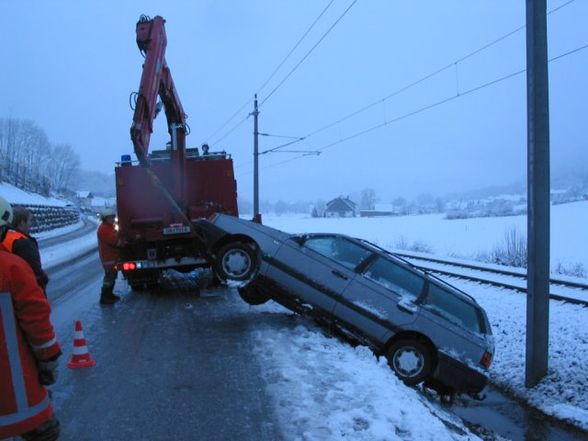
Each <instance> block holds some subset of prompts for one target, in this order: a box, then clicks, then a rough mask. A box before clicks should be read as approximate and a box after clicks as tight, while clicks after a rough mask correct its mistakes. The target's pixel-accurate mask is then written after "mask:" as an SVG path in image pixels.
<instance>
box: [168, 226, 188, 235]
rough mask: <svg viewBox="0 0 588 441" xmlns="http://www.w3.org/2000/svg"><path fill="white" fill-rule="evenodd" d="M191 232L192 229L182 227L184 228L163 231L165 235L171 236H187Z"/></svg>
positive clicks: (169, 228) (170, 228)
mask: <svg viewBox="0 0 588 441" xmlns="http://www.w3.org/2000/svg"><path fill="white" fill-rule="evenodd" d="M189 232H190V227H187V226H182V227H165V228H164V229H163V234H165V235H166V236H167V235H170V234H185V233H189Z"/></svg>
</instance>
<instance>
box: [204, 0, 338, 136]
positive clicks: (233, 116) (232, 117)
mask: <svg viewBox="0 0 588 441" xmlns="http://www.w3.org/2000/svg"><path fill="white" fill-rule="evenodd" d="M334 1H335V0H331V1H330V2H329V3H328V4H327V6H325V8H324V9H323V10H322V11H321V13H320V14H319V15H318V16H317V17H316V18H315V19H314V21H313V22H312V24H311V25H310V26H309V28H308V29H307V30H306V32H304V34H302V36H301V37H300V38H299V39H298V42H296V44H295V45H294V47H292V49H290V52H288V54H287V55H286V56H285V57H284V59H283V60H282V61H281V62H280V64H278V66H277V67H276V68H275V69H274V71H273V72H272V73H271V74H270V76H269V77H268V78H267V79H266V80H265V82H264V83H263V84H262V85H261V86H260V87H259V89H258V90H257V93H258V94H259V93H260V92H261V90H262V89H263V88H264V87H265V86H266V85H267V84H268V83H269V82H270V80H271V79H272V78H273V77H274V75H275V74H276V73H277V72H278V71H279V70H280V68H281V67H282V65H283V64H284V63H285V62H286V60H288V58H289V57H290V55H292V53H293V52H294V51H295V50H296V49H297V48H298V46H299V45H300V43H302V41H303V40H304V39H305V38H306V36H307V35H308V34H309V32H310V31H311V30H312V29H313V28H314V26H315V25H316V23H317V22H318V21H319V20H320V19H321V17H322V16H323V15H324V14H325V12H327V10H328V9H329V8H330V7H331V5H332V4H333V2H334ZM249 103H251V98H248V99H247V101H245V103H243V105H242V106H241V107H239V108H238V109H237V110H236V111H235V112H234V113H233V114H232V115H231V116H230V117H229V119H227V120H226V121H225V122H224V123H223V124H222V125H221V126H220V127H219V128H218V129H216V130H215V131H214V132H213V133H212V134H211V135H210V136H209V137H208V138H207V139H212V138H213V137H214V136H215V135H216V134H217V133H219V132H220V131H221V130H223V129H224V128H225V127H226V126H227V125H228V124H229V123H230V122H231V121H232V120H233V119H234V118H235V117H236V116H237V115H238V114H239V113H241V111H243V109H244V108H245V107H246V106H247V105H248V104H249ZM237 125H241V122H239V123H238V124H237ZM235 128H236V127H233V128H232V129H231V130H229V131H228V133H227V134H225V135H224V136H222V137H221V138H220V139H224V138H225V137H226V136H227V135H228V134H229V133H232V132H233V131H234V129H235ZM220 139H219V140H218V141H214V142H211V144H216V143H217V142H219V141H220Z"/></svg>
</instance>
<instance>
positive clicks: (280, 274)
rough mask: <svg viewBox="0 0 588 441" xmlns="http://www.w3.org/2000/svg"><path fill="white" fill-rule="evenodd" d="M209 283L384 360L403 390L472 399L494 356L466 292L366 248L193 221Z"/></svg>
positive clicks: (247, 225) (337, 237) (234, 223)
mask: <svg viewBox="0 0 588 441" xmlns="http://www.w3.org/2000/svg"><path fill="white" fill-rule="evenodd" d="M199 225H200V227H201V228H202V234H203V236H204V237H205V238H206V239H207V241H208V246H209V249H208V252H209V257H210V258H211V259H212V261H213V263H214V269H215V272H216V274H217V276H218V277H219V278H220V279H221V280H223V281H225V282H226V283H228V284H229V285H231V284H232V285H233V286H237V287H238V288H239V294H240V295H241V297H242V299H243V300H244V301H245V302H247V303H249V304H253V305H256V304H261V303H264V302H266V301H268V300H269V299H273V300H274V301H276V302H278V303H280V304H282V305H284V306H285V307H287V308H289V309H291V310H293V311H296V312H299V313H303V314H306V315H310V316H312V317H315V318H317V319H318V320H319V321H320V322H323V323H328V325H329V326H335V327H336V328H337V329H339V330H341V331H343V332H344V333H345V334H346V335H347V336H348V337H351V338H352V339H353V340H355V341H357V342H359V343H363V344H367V345H369V346H370V347H371V348H372V349H373V350H374V352H375V353H376V354H378V355H385V356H386V358H387V360H388V363H389V365H390V367H391V368H392V370H393V371H394V372H395V373H396V375H397V376H398V377H399V378H400V379H401V380H402V381H404V382H405V383H406V384H409V385H416V384H419V383H421V382H425V385H426V386H428V387H431V388H433V389H436V390H437V391H439V392H440V393H441V394H444V395H445V394H452V393H454V392H459V393H461V392H467V393H471V394H477V393H479V392H480V391H481V390H482V389H483V388H484V387H485V385H486V383H487V375H486V371H487V369H488V367H489V366H490V363H491V361H492V355H493V353H494V344H493V338H492V335H491V330H490V325H489V322H488V318H487V316H486V313H485V312H484V310H483V309H482V308H481V307H480V305H478V303H476V301H475V300H474V299H473V298H472V297H471V296H469V295H467V294H466V293H464V292H462V291H460V290H458V289H457V288H455V287H453V286H451V285H449V284H448V283H446V282H444V281H442V280H441V279H439V278H437V277H434V276H432V275H431V274H428V273H426V272H423V271H422V270H419V269H418V268H416V267H415V266H413V265H411V264H410V263H408V262H407V261H405V260H403V259H401V258H399V257H397V256H395V255H394V254H393V253H390V252H388V251H386V250H384V249H382V248H380V247H378V246H376V245H373V244H371V243H369V242H367V241H363V240H360V239H355V238H351V237H348V236H345V235H341V234H301V235H292V234H288V233H285V232H283V231H279V230H276V229H273V228H270V227H267V226H264V225H260V224H256V223H253V222H251V221H247V220H242V219H238V218H235V217H232V216H227V215H222V214H219V215H216V216H215V217H214V218H213V219H212V220H211V221H210V222H209V221H202V222H201V223H199Z"/></svg>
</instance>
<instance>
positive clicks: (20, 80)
mask: <svg viewBox="0 0 588 441" xmlns="http://www.w3.org/2000/svg"><path fill="white" fill-rule="evenodd" d="M329 3H330V0H320V1H319V0H250V1H237V0H233V1H229V0H193V1H174V0H168V1H166V2H163V1H159V2H154V1H109V0H104V1H100V2H98V1H81V0H75V1H73V0H72V1H66V0H53V1H26V0H20V1H8V0H0V13H1V16H2V18H3V20H2V26H1V27H0V38H1V41H2V42H3V51H2V52H3V58H4V61H3V63H2V66H3V68H2V69H0V117H14V118H22V119H31V120H33V121H34V122H36V123H37V124H38V125H39V126H40V127H42V128H43V129H44V130H45V131H46V132H47V134H48V136H49V138H50V140H51V141H52V142H53V143H68V144H70V145H71V146H72V147H74V149H75V150H76V151H77V152H79V154H80V157H81V161H82V168H83V169H86V170H98V171H101V172H107V173H109V172H112V170H113V167H114V163H115V162H116V161H118V160H119V159H120V155H121V154H125V153H132V143H131V141H130V137H129V127H130V123H131V120H132V110H131V109H130V107H129V99H128V98H129V94H130V93H131V92H133V91H136V90H137V89H138V85H139V80H140V76H141V63H142V57H141V55H140V54H139V51H138V49H137V46H136V43H135V23H136V21H137V19H138V18H139V16H140V15H141V14H147V15H150V16H155V15H161V16H163V17H164V18H165V19H166V20H167V23H166V31H167V36H168V49H167V55H166V58H167V62H168V64H169V66H170V68H171V71H172V75H173V77H174V81H175V84H176V87H177V90H178V92H179V95H180V98H181V101H182V104H183V107H184V110H185V111H186V113H187V114H188V116H189V119H188V123H189V124H190V127H191V130H192V132H191V134H190V136H189V137H188V144H189V146H199V145H201V144H202V143H203V142H208V143H210V144H211V146H212V150H226V151H227V152H229V153H231V154H232V156H233V158H234V160H235V170H236V175H237V179H238V185H239V193H240V195H241V196H242V197H244V198H246V199H249V200H251V199H252V180H253V174H252V170H253V160H252V151H253V136H252V132H253V121H252V118H249V119H246V120H245V118H246V117H247V114H248V113H249V112H251V110H252V106H253V100H252V98H253V95H254V93H256V92H259V101H260V103H261V102H263V105H262V106H261V108H260V117H259V130H260V131H261V132H263V133H268V134H272V135H280V136H293V137H303V136H307V135H310V134H312V136H308V137H307V139H306V140H304V141H303V142H299V143H297V144H293V145H291V146H289V147H286V148H284V150H302V151H316V150H318V151H321V152H322V153H321V155H320V156H316V155H311V156H304V157H302V158H301V157H300V156H301V155H300V154H297V153H271V154H265V155H262V156H260V167H261V173H260V198H261V199H269V200H274V201H275V200H278V199H284V200H294V199H316V198H323V199H330V198H331V197H334V196H337V195H339V194H353V193H354V192H359V191H361V189H363V188H366V187H371V188H374V189H375V190H376V193H377V194H378V196H380V199H381V200H382V202H389V201H390V200H391V199H392V198H394V197H396V196H400V195H402V196H407V197H414V196H416V195H417V194H419V193H423V192H428V193H431V194H434V195H443V194H445V193H447V192H453V191H459V190H466V189H475V188H480V187H484V186H488V185H502V184H510V183H513V182H524V181H525V179H526V149H527V145H526V107H525V106H526V79H525V75H524V74H520V75H517V76H514V77H512V78H510V79H507V80H505V81H502V82H499V83H497V84H494V85H491V86H488V87H484V88H482V89H480V90H479V91H476V92H471V93H466V92H468V91H469V90H471V89H473V88H476V87H478V86H481V85H484V84H486V83H489V82H491V81H493V80H496V79H499V78H502V77H504V76H507V75H509V74H511V73H514V72H518V71H520V70H522V69H524V68H525V31H524V29H523V30H520V31H519V32H516V33H514V34H513V35H511V36H509V37H507V38H505V39H503V40H502V41H500V42H499V43H497V44H495V45H492V46H491V47H490V48H488V49H484V50H482V51H480V52H479V53H477V54H475V55H473V56H471V57H468V58H467V59H465V60H463V61H459V62H458V60H460V59H462V58H463V57H464V56H466V55H468V54H471V53H472V52H474V51H476V50H478V49H480V48H482V47H484V46H485V45H486V44H488V43H491V42H493V41H495V40H497V39H499V38H500V37H503V36H504V35H506V34H508V33H510V32H511V31H514V30H515V29H517V28H519V27H521V26H523V25H524V24H525V1H524V0H498V1H490V0H486V1H483V0H479V1H466V0H460V1H458V0H446V1H443V2H440V1H436V0H429V1H425V0H414V1H410V2H406V1H396V0H358V1H356V2H355V3H354V2H353V0H334V1H333V2H332V4H331V5H330V7H329V8H328V9H327V10H326V12H325V13H324V14H323V16H322V17H321V18H320V20H319V21H318V22H317V23H316V25H315V26H314V28H313V29H312V30H311V31H310V32H309V33H308V35H307V36H306V38H305V39H304V40H303V41H302V42H301V44H300V45H299V47H298V48H297V49H296V51H294V52H293V54H292V55H291V56H290V58H288V60H287V61H286V62H285V63H284V65H283V66H282V68H281V69H280V70H279V71H278V72H277V74H276V75H275V76H274V77H273V78H272V79H271V81H270V82H269V83H267V84H266V85H265V86H264V87H262V86H263V85H264V83H265V82H266V80H267V79H268V78H269V77H270V74H272V72H273V71H274V69H275V68H276V67H277V66H278V65H279V64H280V62H281V61H282V60H283V59H284V57H285V56H286V55H287V54H288V52H290V50H291V49H292V48H293V47H294V45H295V44H296V43H297V42H298V41H299V39H300V37H302V35H303V34H304V33H305V32H306V31H307V30H308V29H309V27H310V26H311V24H312V23H313V22H314V21H315V19H316V18H317V17H318V16H319V14H320V13H321V12H322V11H323V10H325V8H326V7H327V5H329ZM566 3H569V4H567V5H566ZM350 5H352V6H351V8H350V9H349V10H348V12H347V13H346V14H345V15H344V16H343V18H341V19H340V21H339V22H338V24H337V25H335V27H333V29H332V30H331V31H330V32H329V33H328V34H327V35H326V37H324V39H323V40H322V42H321V43H320V44H318V46H316V48H315V49H314V50H313V51H312V52H311V53H310V54H309V55H308V57H307V58H306V60H305V61H304V62H303V63H302V64H300V66H299V67H298V68H297V69H296V70H295V71H294V72H293V73H292V74H291V75H290V77H289V78H288V79H287V80H286V81H285V82H284V83H283V84H282V85H281V86H280V87H278V88H277V89H275V88H276V86H278V84H279V83H280V82H281V81H282V80H283V79H284V77H285V76H286V75H287V74H288V73H289V72H291V71H292V69H293V68H294V67H295V66H296V64H298V63H299V62H300V60H301V59H302V58H303V57H304V56H305V55H306V54H308V53H309V51H310V50H311V48H312V47H313V46H314V45H315V44H316V43H317V42H318V41H319V40H320V39H321V38H322V36H323V35H324V34H325V33H326V32H327V30H328V29H329V28H330V27H331V26H332V25H333V24H334V23H335V22H336V21H337V20H338V19H339V18H340V17H341V15H342V14H343V13H344V11H345V10H346V9H347V8H348V7H349V6H350ZM562 5H565V6H564V7H562V8H561V9H559V10H557V11H555V12H553V13H551V14H550V15H549V16H548V26H549V30H548V33H549V56H550V57H556V56H558V55H560V54H563V53H566V52H568V51H571V50H573V49H576V48H579V47H582V46H584V45H586V44H588V27H586V25H585V23H586V18H587V17H588V0H576V1H573V2H568V0H552V1H548V10H553V9H555V8H558V7H560V6H562ZM454 62H457V63H455V65H454ZM446 66H451V67H450V68H448V69H446V70H443V71H442V72H440V73H439V74H437V75H434V76H433V77H431V78H430V79H429V80H427V81H423V82H421V83H419V84H418V85H416V86H414V87H411V88H409V89H408V90H406V91H404V92H402V93H399V94H397V95H395V96H393V97H390V98H389V99H384V98H386V97H388V96H390V95H391V94H394V93H395V92H397V91H399V90H400V89H402V88H404V87H406V86H408V85H410V84H411V83H414V82H415V81H417V80H419V79H422V78H424V77H426V76H428V75H429V74H432V73H434V72H436V71H438V70H440V69H442V68H443V67H446ZM587 68H588V50H581V51H578V52H576V53H574V54H571V55H568V56H565V57H563V58H561V59H558V60H555V61H553V62H551V63H550V66H549V74H550V82H551V85H550V87H551V89H550V100H551V102H550V104H551V109H550V112H551V157H552V167H553V170H554V171H557V170H559V169H561V168H564V167H571V166H574V167H576V168H582V167H583V168H584V169H586V165H585V164H586V163H587V162H586V161H587V160H588V153H587V152H588V149H587V144H588V141H587V140H588V137H587V135H586V131H585V130H584V127H585V126H586V115H587V114H588V112H587V107H588V87H587V86H586V72H587V71H588V69H587ZM274 89H275V91H274ZM272 92H273V93H272ZM270 94H271V95H270ZM458 94H459V95H460V96H459V97H458V98H455V97H456V95H458ZM450 98H455V99H450ZM445 99H450V100H449V101H447V102H446V103H445V104H441V105H437V106H434V107H432V108H430V109H428V110H423V111H420V112H417V113H416V114H413V115H411V114H412V113H413V112H415V111H419V110H421V109H423V108H426V107H427V106H430V105H433V104H436V103H438V102H440V101H442V100H445ZM378 101H381V102H380V103H378V104H377V105H374V106H372V107H370V108H369V109H368V110H366V111H364V112H361V113H359V114H357V115H356V116H355V117H353V118H348V119H345V120H344V121H342V122H340V123H337V124H334V123H335V122H337V121H339V120H341V119H343V118H345V117H346V116H348V115H350V114H352V113H354V112H356V111H358V110H360V109H362V108H364V107H366V106H368V105H370V104H372V103H375V102H378ZM245 103H247V105H246V107H244V108H242V110H241V111H240V112H239V113H238V114H237V115H236V116H235V118H234V119H232V120H230V121H229V122H228V123H227V120H228V119H229V118H230V117H231V116H232V115H234V114H235V112H236V111H237V110H238V109H239V108H241V107H242V106H243V105H244V104H245ZM404 116H406V117H405V118H404ZM384 122H390V123H389V124H387V125H385V126H384V127H382V128H379V129H375V130H372V131H369V132H368V133H365V134H363V135H358V136H356V137H354V136H353V135H355V134H358V133H360V132H362V131H364V130H366V129H369V128H371V127H374V126H377V125H379V124H382V123H384ZM239 123H241V124H240V125H239ZM328 126H330V127H329V128H327V129H325V130H322V131H319V132H318V133H314V132H317V131H318V130H319V129H322V128H324V127H328ZM235 127H236V129H234V128H235ZM232 129H234V130H233V131H232V132H230V133H229V134H228V135H227V133H228V132H229V131H230V130H232ZM313 133H314V134H313ZM225 135H227V136H225ZM167 137H168V135H167V130H166V127H165V118H160V119H159V120H158V121H157V124H156V130H155V132H154V134H153V137H152V138H151V150H153V149H160V148H162V147H163V146H164V144H165V141H166V140H167ZM349 137H351V139H348V140H346V139H347V138H349ZM341 140H343V142H338V141H341ZM287 141H288V138H279V137H262V138H261V139H260V151H263V150H267V149H270V148H273V147H275V146H278V145H280V144H282V143H284V142H287ZM285 161H287V162H285Z"/></svg>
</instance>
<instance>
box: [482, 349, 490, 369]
mask: <svg viewBox="0 0 588 441" xmlns="http://www.w3.org/2000/svg"><path fill="white" fill-rule="evenodd" d="M480 364H481V365H482V366H484V367H485V368H489V367H490V365H491V364H492V354H491V353H490V352H488V351H486V352H484V355H482V359H481V360H480Z"/></svg>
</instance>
